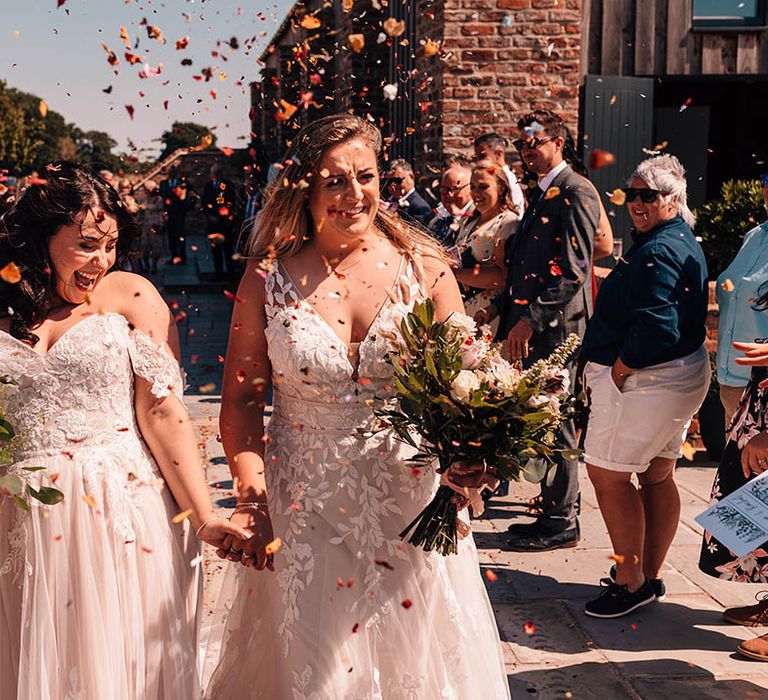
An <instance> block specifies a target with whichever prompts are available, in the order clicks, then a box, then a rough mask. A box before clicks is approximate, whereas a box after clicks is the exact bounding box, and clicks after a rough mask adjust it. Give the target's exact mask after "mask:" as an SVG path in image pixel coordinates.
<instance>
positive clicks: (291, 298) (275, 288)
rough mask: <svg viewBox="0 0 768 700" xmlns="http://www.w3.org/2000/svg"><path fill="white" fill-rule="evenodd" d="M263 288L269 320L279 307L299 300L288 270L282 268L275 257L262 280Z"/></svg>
mask: <svg viewBox="0 0 768 700" xmlns="http://www.w3.org/2000/svg"><path fill="white" fill-rule="evenodd" d="M283 273H285V274H283ZM264 290H265V293H266V298H265V309H266V312H267V319H269V320H271V319H272V317H273V316H274V315H275V314H276V313H277V311H278V310H279V309H281V308H283V307H285V306H289V305H292V304H296V303H297V302H298V301H299V294H298V292H297V291H296V288H295V286H294V284H293V280H292V279H291V277H290V275H289V274H288V272H287V271H284V270H283V268H282V267H281V266H280V262H279V260H277V259H275V260H274V262H273V263H272V269H271V270H270V271H269V272H268V273H267V276H266V278H265V280H264Z"/></svg>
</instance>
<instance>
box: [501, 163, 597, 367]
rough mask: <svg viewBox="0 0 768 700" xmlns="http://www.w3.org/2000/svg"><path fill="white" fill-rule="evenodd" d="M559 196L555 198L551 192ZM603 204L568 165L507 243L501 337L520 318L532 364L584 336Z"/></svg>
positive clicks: (503, 336)
mask: <svg viewBox="0 0 768 700" xmlns="http://www.w3.org/2000/svg"><path fill="white" fill-rule="evenodd" d="M552 195H554V196H552ZM599 217H600V207H599V203H598V200H597V195H596V193H595V190H594V188H593V187H592V185H591V184H590V183H589V182H588V181H587V180H586V179H585V178H584V177H582V176H581V175H577V174H576V173H574V172H573V170H571V168H570V167H566V168H565V169H564V170H563V171H562V172H560V173H559V174H558V175H557V177H555V179H554V181H553V182H552V185H551V187H550V193H549V195H545V196H542V197H541V198H540V199H539V200H538V201H537V202H536V203H535V204H533V205H530V206H529V207H528V209H527V210H526V212H525V216H524V217H523V220H522V221H521V223H520V228H519V229H518V232H517V233H516V234H515V235H514V236H512V237H511V238H510V239H509V241H508V242H507V265H508V271H507V283H506V286H505V289H504V290H503V291H502V292H501V293H500V294H499V295H498V296H497V298H496V304H497V306H498V307H499V312H500V316H501V319H500V322H499V330H498V334H497V338H498V339H500V340H501V339H504V338H506V337H507V334H508V333H509V330H510V329H511V328H512V326H514V325H515V323H517V322H518V321H519V320H520V319H521V318H523V319H525V320H526V321H527V322H528V323H529V324H530V325H531V327H532V328H533V337H532V338H531V340H530V342H529V349H530V353H531V354H530V357H529V358H528V361H527V364H530V363H532V362H535V361H536V360H537V359H539V358H542V357H546V356H547V355H548V354H549V353H550V352H552V350H553V349H554V348H555V347H557V345H558V344H559V343H561V342H562V341H563V340H564V339H565V338H566V337H567V336H568V335H569V334H570V333H577V334H578V335H579V336H583V335H584V331H585V329H586V325H587V319H588V318H589V316H590V315H591V314H592V251H593V249H594V240H595V232H596V231H597V225H598V220H599Z"/></svg>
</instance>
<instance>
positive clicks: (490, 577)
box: [485, 569, 499, 583]
mask: <svg viewBox="0 0 768 700" xmlns="http://www.w3.org/2000/svg"><path fill="white" fill-rule="evenodd" d="M485 578H487V579H488V580H489V581H490V582H491V583H493V582H494V581H496V580H498V578H499V577H498V576H497V575H496V574H495V573H494V572H493V571H492V570H491V569H486V570H485Z"/></svg>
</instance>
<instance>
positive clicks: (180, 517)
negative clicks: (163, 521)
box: [171, 508, 195, 525]
mask: <svg viewBox="0 0 768 700" xmlns="http://www.w3.org/2000/svg"><path fill="white" fill-rule="evenodd" d="M194 512H195V511H194V510H192V508H189V509H188V510H183V511H181V513H176V515H174V516H173V517H172V518H171V522H172V523H173V524H174V525H178V524H179V523H183V522H184V521H185V520H186V519H187V518H188V517H189V516H190V515H192V513H194Z"/></svg>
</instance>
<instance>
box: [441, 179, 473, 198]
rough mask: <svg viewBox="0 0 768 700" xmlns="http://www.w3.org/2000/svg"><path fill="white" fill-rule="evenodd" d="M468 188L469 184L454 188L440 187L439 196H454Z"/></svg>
mask: <svg viewBox="0 0 768 700" xmlns="http://www.w3.org/2000/svg"><path fill="white" fill-rule="evenodd" d="M467 187H469V183H468V182H467V183H465V184H463V185H456V187H442V186H441V187H440V194H452V195H454V196H456V195H457V194H460V193H461V191H462V190H463V189H465V188H467Z"/></svg>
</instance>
